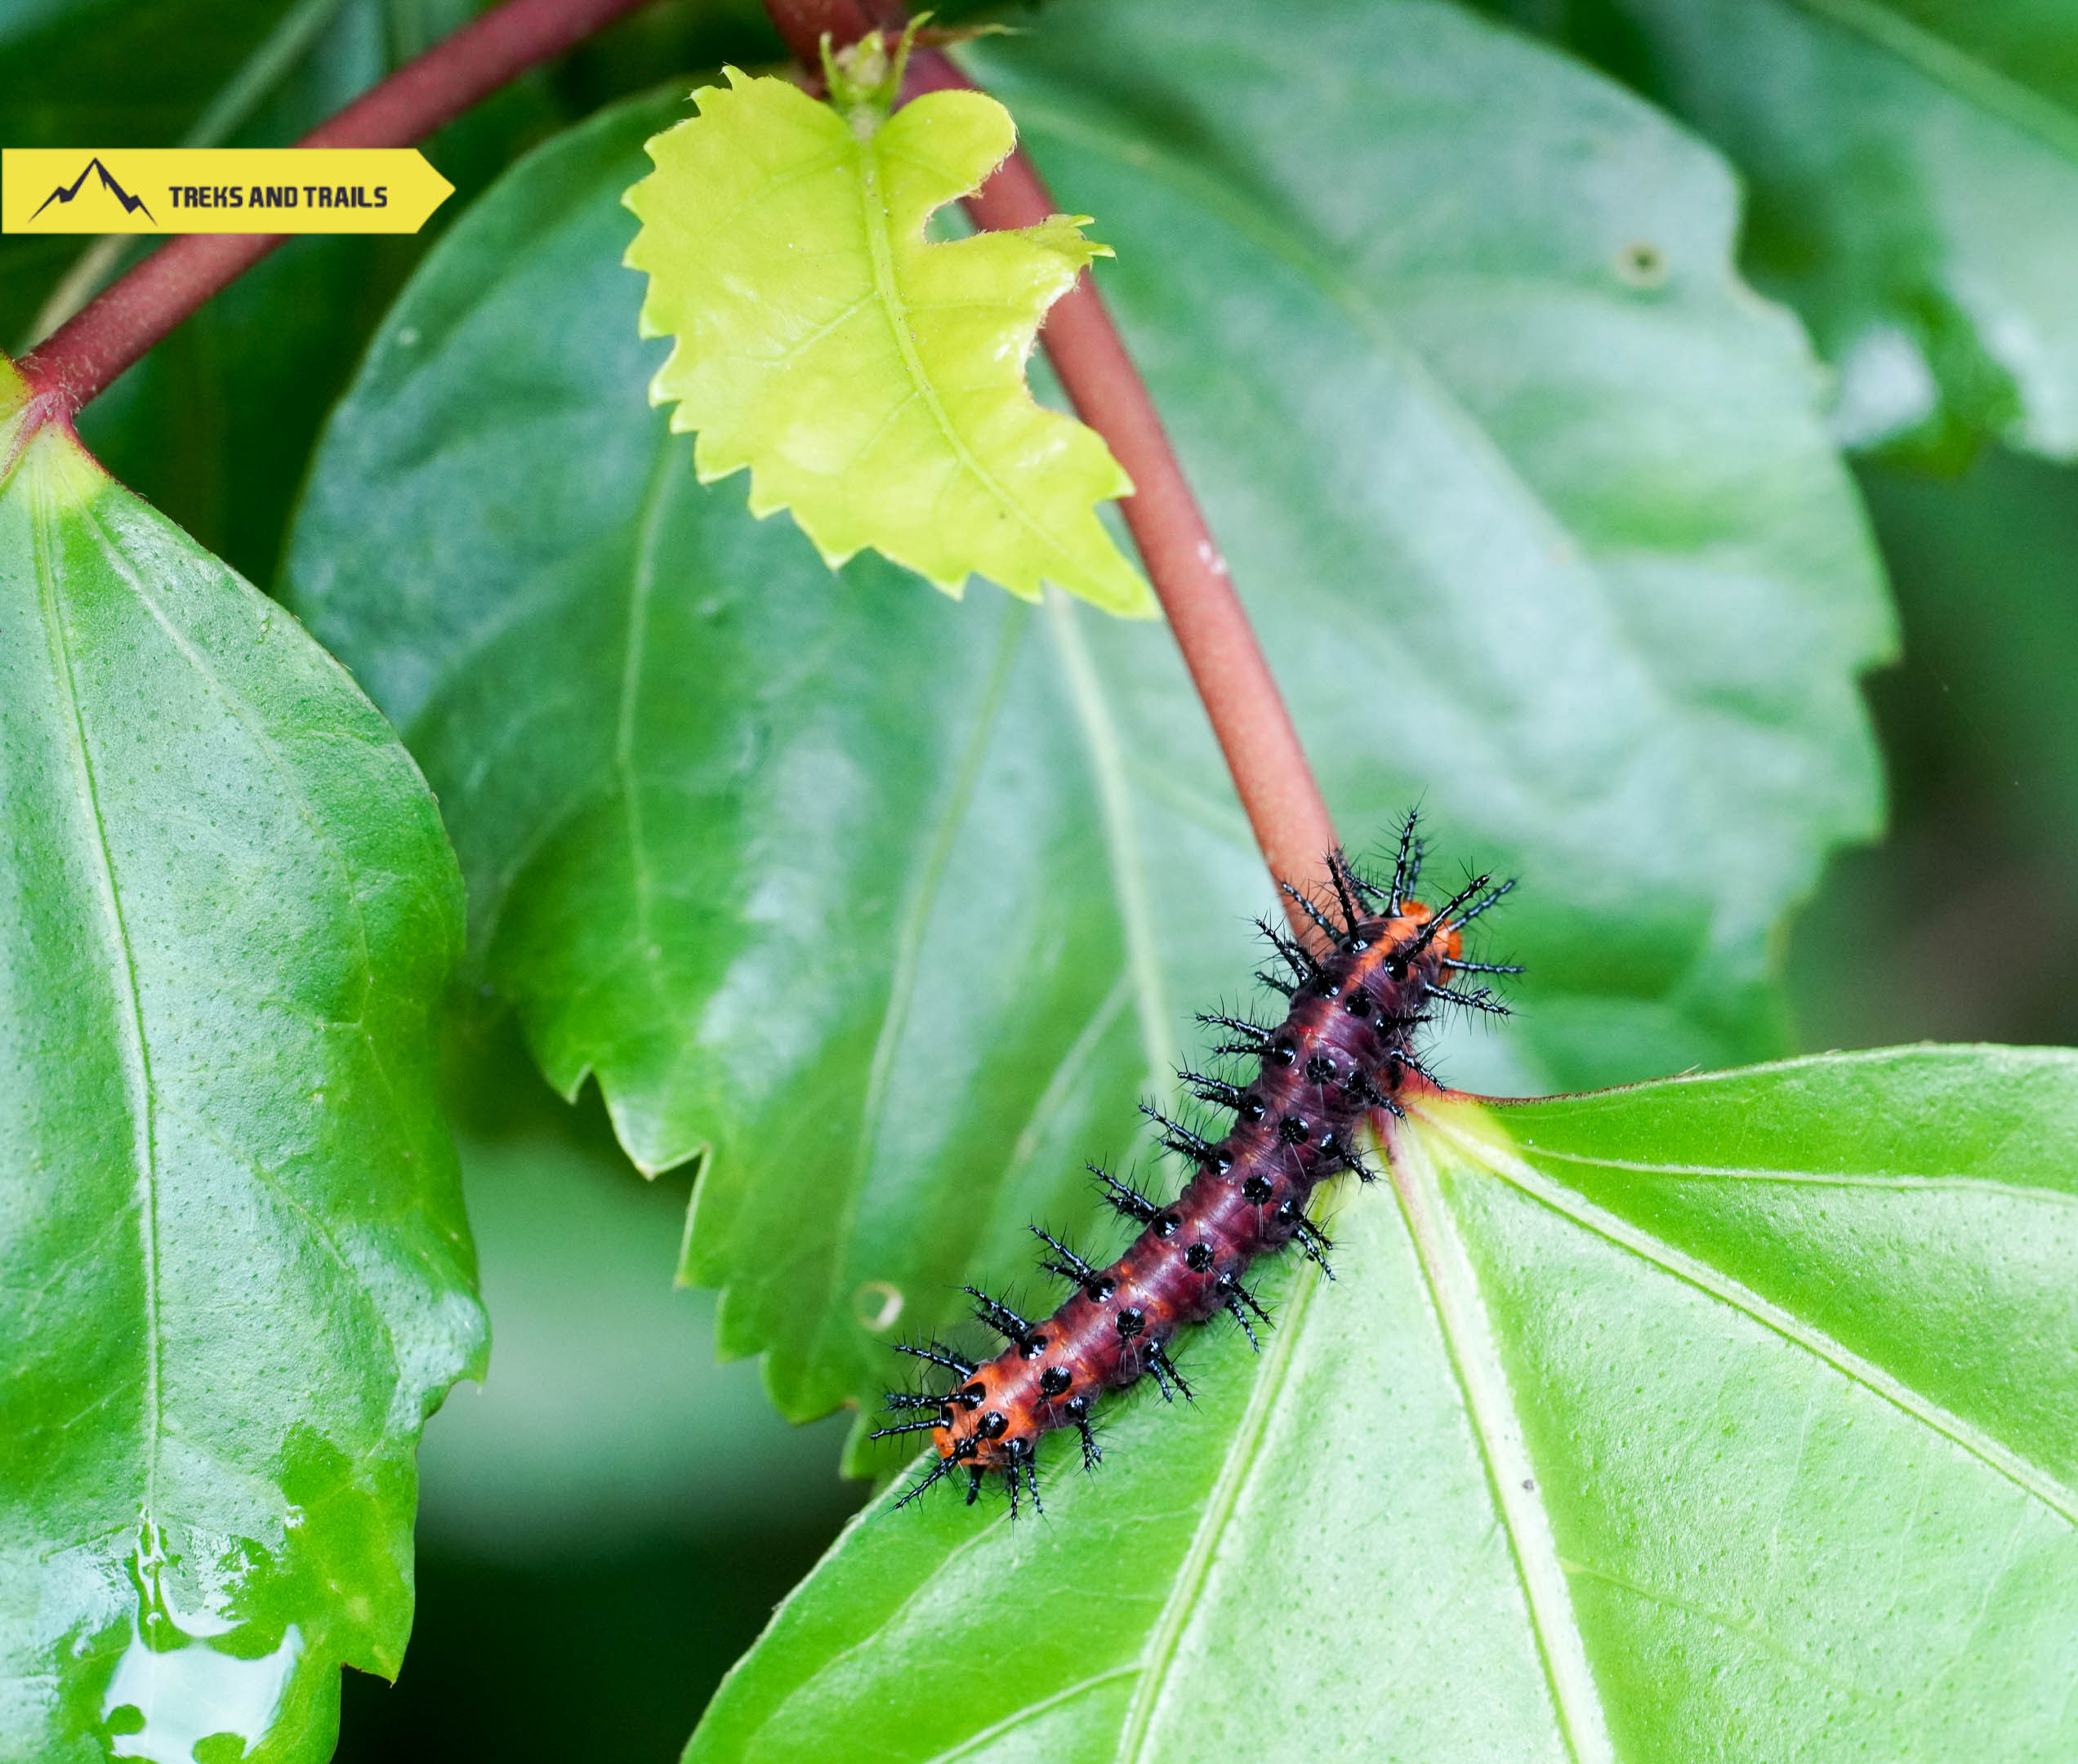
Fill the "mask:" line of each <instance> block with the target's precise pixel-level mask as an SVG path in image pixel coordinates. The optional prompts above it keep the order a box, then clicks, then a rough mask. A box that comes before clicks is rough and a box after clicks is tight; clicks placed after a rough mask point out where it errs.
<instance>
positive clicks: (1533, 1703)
mask: <svg viewBox="0 0 2078 1764" xmlns="http://www.w3.org/2000/svg"><path fill="white" fill-rule="evenodd" d="M2074 1131H2078V1055H2074V1054H2070V1053H2067V1052H2064V1051H2062V1050H2057V1051H2040V1052H2037V1051H2028V1050H2014V1049H1993V1048H1960V1049H1942V1048H1912V1049H1897V1050H1889V1051H1884V1052H1880V1053H1876V1054H1855V1055H1844V1056H1841V1055H1832V1056H1827V1057H1825V1058H1819V1059H1813V1060H1805V1061H1799V1062H1792V1063H1789V1064H1786V1065H1781V1066H1774V1067H1755V1068H1750V1069H1747V1070H1744V1071H1732V1072H1723V1073H1715V1074H1710V1075H1708V1076H1703V1077H1699V1078H1689V1079H1679V1080H1666V1081H1662V1082H1660V1083H1657V1084H1651V1085H1642V1086H1639V1087H1638V1088H1636V1089H1630V1090H1625V1091H1618V1092H1612V1093H1607V1094H1600V1095H1590V1096H1583V1097H1576V1098H1557V1099H1554V1100H1551V1101H1548V1102H1544V1103H1533V1104H1528V1105H1523V1106H1515V1107H1504V1108H1501V1109H1497V1110H1494V1111H1491V1112H1488V1113H1484V1114H1482V1113H1481V1112H1480V1111H1478V1110H1476V1109H1473V1108H1470V1107H1454V1108H1451V1109H1448V1110H1446V1111H1438V1112H1437V1113H1435V1114H1434V1115H1432V1116H1425V1117H1424V1118H1423V1119H1422V1120H1421V1123H1420V1129H1419V1131H1418V1133H1417V1134H1416V1135H1414V1136H1412V1139H1413V1143H1411V1145H1409V1147H1407V1150H1406V1151H1405V1152H1403V1153H1402V1155H1401V1156H1400V1157H1399V1158H1398V1160H1397V1165H1396V1168H1395V1170H1394V1182H1393V1185H1392V1187H1391V1189H1390V1190H1386V1189H1384V1188H1383V1187H1380V1188H1374V1189H1371V1190H1369V1191H1366V1192H1357V1193H1353V1194H1346V1195H1344V1196H1343V1200H1344V1205H1343V1207H1342V1209H1341V1212H1340V1216H1339V1218H1338V1219H1337V1221H1336V1237H1337V1241H1338V1245H1339V1246H1340V1247H1339V1250H1338V1254H1337V1258H1336V1273H1337V1276H1338V1278H1337V1279H1336V1282H1335V1283H1334V1284H1332V1285H1329V1284H1327V1282H1325V1281H1320V1280H1318V1279H1317V1278H1314V1277H1313V1276H1312V1275H1311V1272H1310V1271H1307V1272H1303V1273H1301V1272H1296V1271H1295V1270H1294V1269H1293V1268H1291V1267H1286V1268H1284V1269H1283V1270H1282V1276H1281V1280H1282V1285H1281V1288H1280V1290H1281V1294H1282V1300H1283V1303H1282V1326H1281V1327H1280V1329H1279V1330H1278V1332H1277V1333H1276V1334H1274V1335H1273V1337H1272V1338H1271V1339H1269V1341H1268V1342H1266V1343H1265V1351H1264V1355H1263V1356H1262V1358H1261V1359H1260V1361H1257V1362H1255V1363H1254V1364H1253V1365H1251V1361H1250V1358H1249V1355H1248V1352H1247V1350H1246V1346H1245V1344H1243V1343H1241V1342H1239V1340H1238V1339H1237V1338H1234V1337H1232V1336H1225V1337H1224V1339H1207V1340H1206V1342H1205V1343H1203V1344H1202V1346H1196V1347H1194V1348H1193V1350H1192V1351H1191V1352H1190V1356H1189V1357H1188V1360H1187V1361H1186V1362H1185V1364H1186V1369H1187V1370H1188V1372H1189V1374H1190V1375H1191V1378H1192V1379H1193V1383H1194V1384H1196V1385H1197V1388H1198V1389H1199V1392H1200V1401H1198V1403H1197V1405H1196V1406H1195V1407H1193V1408H1192V1409H1189V1410H1169V1409H1165V1408H1164V1407H1163V1405H1162V1403H1161V1402H1160V1401H1159V1400H1158V1399H1157V1398H1156V1397H1154V1395H1153V1392H1151V1391H1149V1390H1148V1389H1147V1388H1145V1387H1144V1386H1143V1387H1141V1388H1140V1389H1139V1391H1137V1392H1135V1395H1134V1396H1133V1397H1131V1398H1130V1399H1129V1400H1128V1401H1127V1402H1126V1404H1125V1405H1123V1408H1124V1412H1123V1414H1121V1417H1120V1419H1118V1420H1117V1423H1116V1425H1115V1426H1114V1427H1113V1428H1112V1429H1111V1432H1110V1433H1109V1436H1108V1440H1107V1446H1106V1454H1105V1461H1104V1464H1103V1466H1102V1467H1101V1468H1100V1469H1099V1471H1098V1472H1097V1473H1096V1474H1095V1477H1084V1476H1082V1475H1081V1473H1080V1472H1078V1471H1072V1470H1070V1469H1069V1468H1068V1463H1069V1462H1070V1461H1071V1460H1072V1456H1073V1454H1072V1451H1064V1450H1062V1448H1061V1446H1060V1443H1059V1441H1056V1442H1054V1444H1053V1446H1052V1447H1051V1454H1052V1455H1051V1456H1050V1459H1047V1461H1046V1467H1047V1468H1050V1469H1051V1471H1052V1480H1051V1481H1050V1485H1048V1492H1047V1503H1046V1519H1045V1520H1044V1521H1040V1522H1036V1523H1025V1522H1020V1523H1019V1525H1018V1526H1016V1527H1015V1528H1014V1529H1013V1528H1012V1526H1011V1525H1010V1521H1009V1519H1008V1517H1007V1513H1006V1511H1005V1510H1004V1508H1003V1507H1002V1506H1001V1503H1000V1502H998V1503H994V1504H993V1505H992V1506H991V1507H989V1508H983V1509H981V1510H979V1511H970V1510H967V1509H965V1508H963V1507H961V1504H960V1503H959V1502H958V1501H957V1499H942V1500H939V1501H937V1502H935V1503H931V1504H930V1505H925V1506H920V1507H919V1508H915V1509H912V1510H909V1511H905V1512H900V1513H894V1512H889V1511H888V1510H887V1506H888V1498H887V1497H883V1499H881V1500H880V1501H878V1502H876V1503H875V1505H874V1506H873V1507H872V1508H868V1509H867V1512H866V1513H865V1514H863V1516H862V1517H861V1518H860V1519H859V1520H858V1521H857V1522H855V1523H854V1526H852V1527H851V1529H850V1530H848V1531H847V1533H846V1534H845V1537H844V1538H843V1539H842V1540H841V1542H840V1544H839V1545H838V1547H837V1548H836V1550H835V1551H834V1552H832V1555H831V1556H830V1557H828V1558H827V1560H826V1561H824V1563H823V1566H821V1567H820V1568H819V1569H818V1570H817V1572H816V1573H815V1575H814V1576H813V1577H812V1578H811V1579H809V1582H808V1583H807V1584H805V1586H804V1587H803V1588H801V1589H800V1591H799V1592H798V1593H796V1594H795V1596H794V1597H792V1599H790V1600H789V1601H787V1604H786V1605H785V1606H783V1607H782V1608H781V1610H779V1612H778V1615H776V1616H775V1618H774V1621H773V1624H772V1626H771V1628H769V1630H768V1631H767V1632H766V1633H765V1637H764V1638H763V1639H762V1640H761V1641H760V1643H759V1645H758V1646H757V1647H756V1649H755V1650H753V1651H752V1652H751V1655H749V1656H748V1657H747V1659H745V1660H744V1662H743V1663H742V1664H741V1665H739V1666H738V1668H737V1670H736V1672H735V1673H734V1676H733V1677H731V1678H730V1679H729V1681H728V1682H727V1683H726V1684H725V1686H724V1687H723V1690H722V1691H721V1693H720V1695H719V1696H718V1698H717V1699H716V1703H715V1704H713V1705H712V1707H711V1709H710V1711H709V1713H708V1715H707V1718H706V1720H705V1722H703V1723H702V1726H701V1728H700V1730H699V1731H698V1734H697V1735H695V1737H694V1739H693V1743H692V1744H691V1746H690V1747H689V1750H688V1753H687V1756H688V1757H689V1758H691V1759H695V1760H705V1759H721V1758H728V1759H730V1760H742V1761H751V1760H762V1759H772V1760H779V1759H785V1758H796V1757H815V1756H819V1755H822V1754H823V1753H836V1752H843V1753H845V1755H848V1756H855V1757H866V1756H871V1757H876V1758H885V1759H887V1760H890V1761H893V1760H898V1759H905V1758H913V1759H919V1760H921V1759H926V1758H942V1757H947V1756H957V1757H961V1758H971V1759H974V1760H977V1761H979V1760H984V1759H986V1760H1008V1759H1013V1758H1014V1759H1020V1760H1023V1759H1040V1758H1047V1759H1053V1758H1106V1759H1110V1758H1117V1759H1121V1760H1136V1759H1156V1758H1160V1759H1165V1760H1166V1759H1185V1758H1193V1759H1194V1758H1214V1757H1242V1756H1245V1757H1251V1758H1264V1759H1269V1760H1285V1759H1290V1760H1293V1761H1298V1760H1305V1759H1313V1758H1319V1757H1376V1758H1396V1759H1408V1760H1415V1759H1436V1758H1448V1759H1451V1760H1452V1761H1453V1764H1485V1761H1492V1764H1531V1761H1542V1760H1550V1761H1553V1764H1558V1761H1562V1760H1579V1761H1589V1764H1592V1761H1599V1760H1621V1761H1623V1764H1645V1761H1648V1760H1649V1761H1654V1764H1661V1761H1664V1764H1692V1761H1694V1760H1697V1759H1701V1758H1708V1759H1712V1760H1719V1761H1723V1764H1732V1761H1740V1764H1748V1761H1750V1764H1777V1761H1779V1760H1781V1759H1783V1758H1788V1757H1827V1758H1834V1757H1860V1756H1867V1757H1882V1758H1885V1759H1891V1760H1896V1761H1897V1764H1916V1761H1920V1760H1933V1759H1962V1758H1971V1757H2000V1758H2022V1757H2043V1758H2047V1757H2062V1756H2064V1755H2066V1754H2067V1753H2069V1752H2070V1751H2071V1748H2072V1747H2073V1746H2074V1745H2078V1711H2074V1709H2073V1708H2072V1706H2071V1699H2069V1697H2068V1696H2067V1695H2066V1692H2067V1689H2068V1686H2069V1685H2070V1682H2071V1676H2072V1673H2073V1672H2074V1671H2078V1452H2074V1449H2073V1441H2074V1440H2078V1380H2074V1379H2073V1378H2072V1376H2071V1367H2072V1365H2073V1364H2074V1363H2078V1224H2074V1220H2075V1219H2078V1214H2074V1207H2075V1206H2078V1165H2074V1162H2073V1160H2072V1158H2071V1153H2070V1150H2069V1147H2070V1146H2071V1143H2072V1135H2073V1134H2074ZM1395 1201H1397V1202H1398V1204H1397V1205H1395ZM1283 1259H1284V1260H1285V1261H1286V1262H1287V1263H1291V1262H1294V1261H1295V1259H1296V1258H1283ZM1221 1333H1222V1334H1224V1332H1221ZM1207 1334H1208V1335H1211V1334H1213V1332H1207ZM1251 1373H1252V1375H1251ZM1241 1661H1245V1662H1246V1669H1245V1670H1239V1669H1237V1662H1241ZM920 1687H923V1688H921V1689H920ZM948 1687H952V1690H951V1691H950V1692H949V1693H948Z"/></svg>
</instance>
